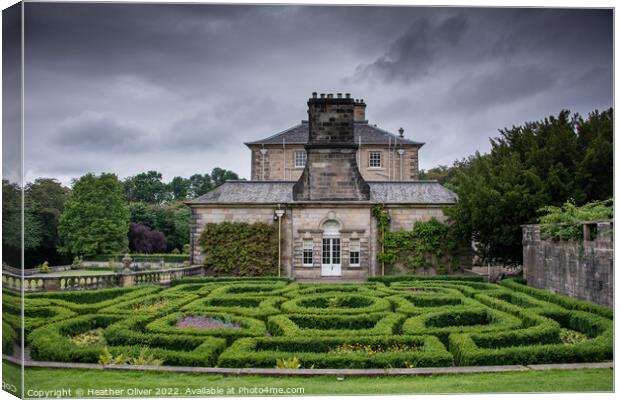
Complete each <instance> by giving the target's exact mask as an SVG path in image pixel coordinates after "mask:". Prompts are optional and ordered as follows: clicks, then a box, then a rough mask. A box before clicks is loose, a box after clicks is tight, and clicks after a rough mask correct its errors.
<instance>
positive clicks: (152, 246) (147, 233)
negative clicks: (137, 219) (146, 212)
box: [128, 222, 166, 254]
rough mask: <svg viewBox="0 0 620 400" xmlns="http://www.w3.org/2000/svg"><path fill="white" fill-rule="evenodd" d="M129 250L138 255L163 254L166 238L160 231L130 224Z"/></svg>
mask: <svg viewBox="0 0 620 400" xmlns="http://www.w3.org/2000/svg"><path fill="white" fill-rule="evenodd" d="M128 237H129V249H130V250H131V251H133V252H136V253H147V254H148V253H163V252H165V251H166V237H165V236H164V234H163V233H161V232H160V231H158V230H153V229H151V228H149V227H148V226H144V225H142V224H136V223H133V222H131V223H130V224H129V233H128Z"/></svg>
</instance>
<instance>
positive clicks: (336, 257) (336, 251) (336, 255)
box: [332, 239, 340, 264]
mask: <svg viewBox="0 0 620 400" xmlns="http://www.w3.org/2000/svg"><path fill="white" fill-rule="evenodd" d="M332 243H333V244H332V245H333V246H334V248H333V250H332V262H333V263H334V264H340V239H332Z"/></svg>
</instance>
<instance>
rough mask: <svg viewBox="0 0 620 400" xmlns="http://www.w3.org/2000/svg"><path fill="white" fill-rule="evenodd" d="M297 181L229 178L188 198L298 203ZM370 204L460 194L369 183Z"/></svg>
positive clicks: (452, 199)
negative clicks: (211, 188)
mask: <svg viewBox="0 0 620 400" xmlns="http://www.w3.org/2000/svg"><path fill="white" fill-rule="evenodd" d="M294 184H295V182H293V181H226V183H224V184H223V185H221V186H218V187H217V188H215V189H213V190H212V191H210V192H208V193H205V194H204V195H202V196H200V197H198V198H196V199H194V200H190V201H187V202H186V203H187V204H189V205H199V204H277V203H294V201H293V185H294ZM368 184H369V185H370V203H382V204H445V205H449V204H454V203H456V201H457V196H456V194H455V193H453V192H452V191H450V190H448V189H446V188H445V187H443V186H441V184H439V182H437V181H410V182H376V181H375V182H372V181H371V182H368Z"/></svg>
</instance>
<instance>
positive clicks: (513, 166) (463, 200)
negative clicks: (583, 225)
mask: <svg viewBox="0 0 620 400" xmlns="http://www.w3.org/2000/svg"><path fill="white" fill-rule="evenodd" d="M612 126H613V121H612V112H611V110H608V111H605V112H604V113H601V114H599V113H597V112H594V113H592V114H590V116H589V118H588V119H587V120H582V119H581V118H580V117H579V116H578V115H574V116H572V117H571V114H570V113H569V112H568V111H562V112H561V113H560V114H559V115H558V116H557V117H553V116H552V117H549V118H546V119H544V120H543V121H538V122H531V123H526V124H525V125H524V126H518V127H512V128H510V129H504V130H500V135H499V137H497V138H493V139H491V152H490V153H489V154H485V155H480V154H478V153H476V154H475V155H474V156H473V157H471V158H470V159H469V160H467V161H466V162H461V163H459V165H458V168H459V171H458V172H457V174H456V176H455V177H454V179H452V181H451V185H452V187H451V188H452V189H453V190H455V191H456V193H457V194H458V195H459V201H458V203H457V205H456V206H455V207H452V208H450V209H448V210H447V211H446V213H447V214H448V215H449V217H450V218H451V219H452V221H453V222H454V223H455V229H457V230H458V231H459V232H460V233H461V234H462V235H463V237H469V238H472V239H473V240H475V241H476V242H477V243H478V245H479V246H478V250H479V253H480V254H479V255H480V256H481V257H482V258H483V259H487V260H488V259H495V260H498V261H504V262H508V263H519V262H521V258H522V248H521V227H520V225H522V224H527V223H534V222H536V219H537V216H538V210H539V209H540V208H541V207H544V206H547V205H555V206H559V205H562V204H563V203H564V202H566V201H567V200H568V199H571V198H574V199H576V201H577V205H579V204H583V203H584V202H588V201H592V200H604V199H607V198H610V197H612V196H613V193H612V190H611V189H612V185H613V183H612V182H613V181H612V179H611V177H612V173H613V157H612V155H613V147H612V142H611V137H612V136H611V133H610V132H611V127H612ZM455 166H456V165H455ZM587 182H594V184H592V185H588V184H587Z"/></svg>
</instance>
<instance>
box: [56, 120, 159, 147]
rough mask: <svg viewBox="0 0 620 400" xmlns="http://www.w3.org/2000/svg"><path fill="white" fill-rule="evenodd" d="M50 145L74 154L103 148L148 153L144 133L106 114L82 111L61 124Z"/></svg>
mask: <svg viewBox="0 0 620 400" xmlns="http://www.w3.org/2000/svg"><path fill="white" fill-rule="evenodd" d="M53 142H54V143H57V144H58V145H60V146H61V147H66V148H68V149H74V150H78V151H96V152H99V151H101V149H106V150H110V151H114V152H136V151H147V150H149V143H148V142H147V141H145V132H144V131H142V130H141V129H140V128H139V127H135V126H131V125H130V124H127V123H123V122H120V121H117V120H116V119H115V118H114V117H112V116H109V115H102V114H99V113H96V112H85V113H83V114H80V115H78V116H77V117H74V118H70V119H68V120H66V121H63V122H62V123H61V125H60V127H59V129H58V132H57V133H56V135H55V136H54V137H53Z"/></svg>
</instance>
